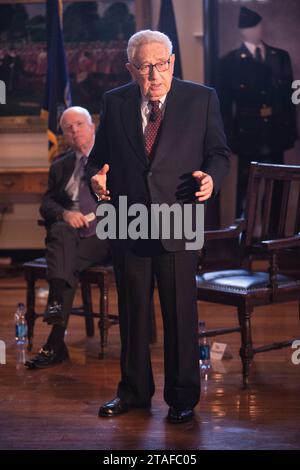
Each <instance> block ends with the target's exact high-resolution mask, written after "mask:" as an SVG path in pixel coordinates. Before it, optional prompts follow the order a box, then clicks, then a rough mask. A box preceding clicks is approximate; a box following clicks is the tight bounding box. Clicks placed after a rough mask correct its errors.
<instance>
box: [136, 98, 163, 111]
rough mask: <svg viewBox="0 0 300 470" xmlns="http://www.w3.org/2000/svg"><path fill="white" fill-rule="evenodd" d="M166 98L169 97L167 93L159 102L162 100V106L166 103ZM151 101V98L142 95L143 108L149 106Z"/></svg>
mask: <svg viewBox="0 0 300 470" xmlns="http://www.w3.org/2000/svg"><path fill="white" fill-rule="evenodd" d="M166 99H167V95H164V96H162V97H161V98H160V99H159V102H160V104H161V106H162V105H163V104H164V103H165V101H166ZM149 101H150V100H149V98H147V97H146V96H144V95H142V99H141V107H142V109H145V108H146V107H147V106H148V103H149Z"/></svg>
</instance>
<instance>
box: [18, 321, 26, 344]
mask: <svg viewBox="0 0 300 470" xmlns="http://www.w3.org/2000/svg"><path fill="white" fill-rule="evenodd" d="M26 338H27V325H26V323H19V324H17V325H16V339H17V340H21V341H25V340H26Z"/></svg>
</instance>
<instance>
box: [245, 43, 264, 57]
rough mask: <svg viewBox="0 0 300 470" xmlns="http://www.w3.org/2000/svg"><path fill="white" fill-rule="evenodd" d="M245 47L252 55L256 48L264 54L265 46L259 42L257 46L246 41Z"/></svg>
mask: <svg viewBox="0 0 300 470" xmlns="http://www.w3.org/2000/svg"><path fill="white" fill-rule="evenodd" d="M244 44H245V46H246V47H247V49H248V50H249V51H250V52H251V54H252V55H254V54H255V49H256V48H257V47H259V48H260V50H261V51H262V53H264V51H265V46H264V44H263V42H262V41H261V42H260V43H259V44H253V43H252V42H248V41H245V42H244Z"/></svg>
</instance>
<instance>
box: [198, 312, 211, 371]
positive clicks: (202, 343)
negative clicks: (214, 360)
mask: <svg viewBox="0 0 300 470" xmlns="http://www.w3.org/2000/svg"><path fill="white" fill-rule="evenodd" d="M205 332H206V325H205V322H204V321H199V333H205ZM199 367H200V371H201V373H203V375H205V374H207V373H208V372H209V370H210V368H211V364H210V343H209V339H208V338H205V337H204V338H201V337H200V338H199Z"/></svg>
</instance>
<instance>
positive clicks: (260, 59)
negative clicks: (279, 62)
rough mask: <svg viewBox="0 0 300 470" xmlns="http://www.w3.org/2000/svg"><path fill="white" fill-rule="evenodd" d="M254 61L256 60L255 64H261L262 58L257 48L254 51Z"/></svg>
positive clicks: (259, 49)
mask: <svg viewBox="0 0 300 470" xmlns="http://www.w3.org/2000/svg"><path fill="white" fill-rule="evenodd" d="M255 60H257V62H260V63H262V62H263V56H262V53H261V48H260V47H257V48H256V49H255Z"/></svg>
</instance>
